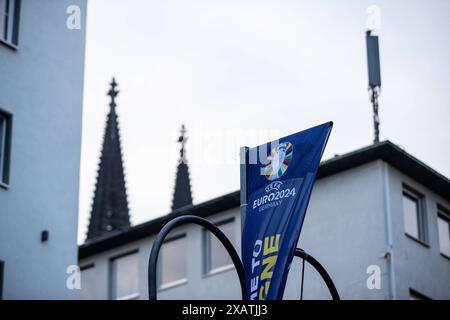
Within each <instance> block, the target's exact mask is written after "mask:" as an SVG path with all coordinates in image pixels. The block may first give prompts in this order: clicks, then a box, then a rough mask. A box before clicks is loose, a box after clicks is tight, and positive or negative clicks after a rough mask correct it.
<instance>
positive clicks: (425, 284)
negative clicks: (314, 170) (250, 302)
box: [80, 161, 450, 299]
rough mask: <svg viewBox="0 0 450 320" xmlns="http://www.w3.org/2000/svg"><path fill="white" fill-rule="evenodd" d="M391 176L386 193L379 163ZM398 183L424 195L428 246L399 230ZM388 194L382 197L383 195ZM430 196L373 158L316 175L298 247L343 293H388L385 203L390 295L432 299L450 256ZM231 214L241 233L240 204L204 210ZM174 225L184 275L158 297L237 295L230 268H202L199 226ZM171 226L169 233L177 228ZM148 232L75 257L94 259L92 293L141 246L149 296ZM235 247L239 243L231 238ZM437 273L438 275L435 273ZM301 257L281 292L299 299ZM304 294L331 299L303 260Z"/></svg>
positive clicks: (445, 292) (449, 291)
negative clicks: (377, 282)
mask: <svg viewBox="0 0 450 320" xmlns="http://www.w3.org/2000/svg"><path fill="white" fill-rule="evenodd" d="M384 166H385V167H386V168H387V170H388V171H387V173H388V177H389V181H388V184H389V190H388V193H389V197H388V199H387V198H386V197H385V193H384V183H383V170H384V169H383V167H384ZM402 183H408V184H409V185H411V186H413V187H417V188H418V191H421V192H422V193H423V194H424V195H425V197H426V201H427V211H428V214H429V215H428V220H429V221H428V224H429V238H430V247H429V248H426V247H424V246H423V245H421V244H419V243H417V242H416V241H414V240H411V239H409V238H408V237H406V236H405V234H404V224H403V211H402ZM387 200H389V202H388V203H385V201H387ZM436 202H439V203H440V204H441V205H448V202H446V201H444V200H443V199H440V198H439V197H437V196H435V195H434V194H433V193H432V192H430V191H429V190H427V189H425V188H423V187H421V186H420V185H419V184H417V183H415V182H414V181H412V180H411V179H410V178H409V177H407V176H405V175H403V174H402V173H400V172H399V171H398V170H396V169H394V168H392V167H390V166H388V165H387V164H386V163H384V162H382V161H375V162H371V163H368V164H366V165H362V166H359V167H356V168H353V169H350V170H346V171H343V172H340V173H338V174H335V175H332V176H328V177H326V178H322V179H319V180H318V181H317V182H316V184H315V186H314V190H313V193H312V197H311V200H310V204H309V208H308V212H307V215H306V218H305V222H304V225H303V229H302V233H301V236H300V240H299V244H298V247H299V248H302V249H304V250H305V251H307V252H308V253H310V254H312V255H313V256H314V257H315V258H316V259H317V260H319V262H320V263H321V264H322V265H323V266H324V267H325V268H326V270H327V271H328V272H329V274H330V276H331V277H332V279H333V281H334V283H335V285H336V287H337V289H338V291H339V294H340V296H341V298H342V299H389V298H390V296H391V295H392V292H391V290H390V286H389V281H390V280H389V279H390V275H389V263H388V260H387V259H386V255H385V254H386V252H387V248H388V245H387V231H386V214H385V208H386V206H385V204H390V209H391V216H392V217H391V219H392V225H393V232H392V233H393V241H394V246H393V248H394V270H395V275H394V276H395V280H396V282H395V291H396V298H398V299H408V298H409V289H410V288H412V289H414V290H416V291H418V292H419V293H422V294H424V295H426V296H429V297H430V298H433V299H443V298H447V299H448V298H450V287H449V286H448V285H447V284H448V283H449V281H450V274H449V272H450V268H449V266H450V260H448V259H446V258H444V257H443V256H441V255H440V254H439V245H438V242H437V241H438V238H437V237H438V236H437V226H436V217H437V214H436ZM230 216H234V217H235V221H236V224H235V231H236V234H237V239H240V227H241V226H240V214H239V208H235V209H233V210H229V211H226V212H223V213H220V214H216V215H213V216H210V217H208V219H209V220H211V221H213V222H217V221H220V220H223V219H226V218H228V217H230ZM176 233H186V234H187V241H188V255H189V258H188V261H187V265H188V271H187V273H188V282H187V283H185V284H182V285H179V286H176V287H173V288H170V289H165V290H163V291H160V292H159V296H158V298H159V299H240V298H241V293H240V287H239V281H238V277H237V275H236V272H235V270H234V269H230V270H227V271H224V272H221V273H219V274H216V275H211V276H204V275H202V263H203V261H202V259H203V257H202V233H201V230H200V228H199V227H197V226H194V225H186V226H183V227H181V228H179V229H178V230H177V232H176ZM176 233H175V234H176ZM151 245H152V239H151V238H150V237H149V239H143V240H140V241H136V242H134V243H130V244H127V245H126V246H123V247H120V248H114V249H113V250H109V251H106V252H103V253H100V254H97V255H94V256H91V257H89V258H87V259H83V260H81V261H80V265H81V266H83V265H87V264H91V263H94V264H95V268H96V269H97V270H96V272H97V274H98V275H99V278H98V279H99V280H98V281H99V282H98V287H97V294H96V295H97V296H98V297H99V298H101V299H104V298H108V295H107V292H108V285H107V283H108V264H109V259H110V258H111V257H114V256H117V255H119V254H121V253H124V252H129V251H133V250H135V249H138V250H139V253H140V255H139V261H140V265H139V277H140V279H141V281H140V288H139V291H140V297H139V298H141V299H146V298H147V285H146V284H147V266H148V256H149V254H150V250H151ZM237 251H238V253H239V254H240V245H238V246H237ZM369 266H378V267H379V268H380V271H381V288H380V289H373V290H370V289H368V287H367V279H368V277H369V274H368V273H367V268H368V267H369ZM436 275H439V276H436ZM300 283H301V260H300V259H298V258H294V262H293V264H292V266H291V271H290V273H289V277H288V282H287V285H286V290H285V295H284V299H299V297H300ZM304 299H330V294H329V291H328V289H327V288H326V286H325V284H324V283H323V280H322V279H321V278H320V276H319V275H318V273H317V272H316V271H315V270H313V269H312V267H311V266H309V265H308V264H307V265H306V268H305V283H304Z"/></svg>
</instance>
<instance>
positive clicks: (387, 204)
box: [381, 161, 397, 300]
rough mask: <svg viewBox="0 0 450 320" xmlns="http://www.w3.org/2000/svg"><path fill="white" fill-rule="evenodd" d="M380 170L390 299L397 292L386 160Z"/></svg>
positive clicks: (394, 298) (394, 296) (393, 298)
mask: <svg viewBox="0 0 450 320" xmlns="http://www.w3.org/2000/svg"><path fill="white" fill-rule="evenodd" d="M381 172H382V180H383V198H384V215H385V222H386V223H385V227H386V242H387V248H386V259H387V262H388V272H389V298H390V299H392V300H396V299H397V293H396V289H395V270H394V250H393V236H392V213H391V198H390V186H389V173H388V167H387V163H386V162H384V161H383V162H382V163H381Z"/></svg>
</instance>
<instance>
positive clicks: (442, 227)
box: [438, 207, 450, 258]
mask: <svg viewBox="0 0 450 320" xmlns="http://www.w3.org/2000/svg"><path fill="white" fill-rule="evenodd" d="M438 233H439V250H440V251H441V254H442V255H443V256H445V257H447V258H450V212H449V211H447V210H445V209H444V208H440V207H439V208H438Z"/></svg>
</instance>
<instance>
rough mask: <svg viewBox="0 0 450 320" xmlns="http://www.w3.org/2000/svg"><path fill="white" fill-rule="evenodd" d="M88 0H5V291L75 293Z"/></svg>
mask: <svg viewBox="0 0 450 320" xmlns="http://www.w3.org/2000/svg"><path fill="white" fill-rule="evenodd" d="M85 13H86V0H70V1H69V0H39V1H34V0H0V297H1V298H3V299H70V298H73V297H74V291H73V290H68V289H67V288H66V279H67V277H68V274H66V270H67V267H68V266H69V265H76V264H77V244H76V243H77V242H76V241H77V216H78V188H79V163H80V147H81V122H82V97H83V77H84V50H85V18H86V16H85Z"/></svg>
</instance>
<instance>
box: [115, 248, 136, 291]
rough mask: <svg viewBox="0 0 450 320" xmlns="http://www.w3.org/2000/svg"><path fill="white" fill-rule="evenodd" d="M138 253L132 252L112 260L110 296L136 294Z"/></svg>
mask: <svg viewBox="0 0 450 320" xmlns="http://www.w3.org/2000/svg"><path fill="white" fill-rule="evenodd" d="M138 277H139V261H138V254H137V253H132V254H129V255H126V256H123V257H120V258H116V259H114V260H113V261H112V283H111V284H112V286H111V288H112V297H113V299H121V298H126V297H130V296H136V295H137V294H138V293H139V289H138Z"/></svg>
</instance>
